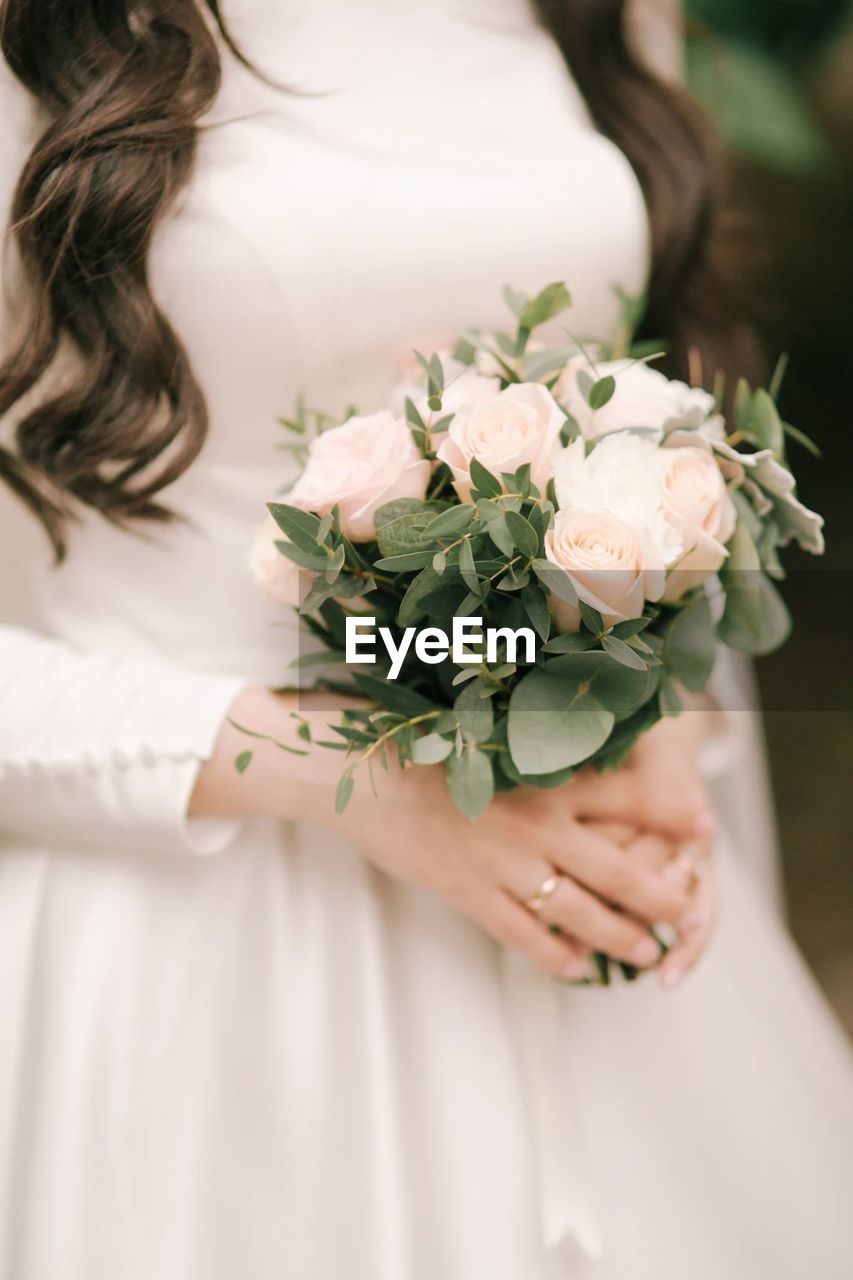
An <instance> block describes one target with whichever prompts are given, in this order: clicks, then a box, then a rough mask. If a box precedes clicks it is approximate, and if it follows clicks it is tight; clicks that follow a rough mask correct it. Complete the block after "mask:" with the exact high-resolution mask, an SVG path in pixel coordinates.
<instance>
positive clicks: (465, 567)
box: [459, 540, 480, 595]
mask: <svg viewBox="0 0 853 1280" xmlns="http://www.w3.org/2000/svg"><path fill="white" fill-rule="evenodd" d="M459 572H460V573H461V575H462V580H463V582H464V583H465V586H466V587H467V588H468V590H469V591H472V592H473V593H474V594H475V595H479V594H480V579H479V578H478V576H477V570H476V568H475V566H474V552H473V551H472V550H471V543H470V542H468V541H467V540H466V541H465V542H463V543H462V545H461V547H460V548H459Z"/></svg>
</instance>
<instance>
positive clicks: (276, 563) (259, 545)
mask: <svg viewBox="0 0 853 1280" xmlns="http://www.w3.org/2000/svg"><path fill="white" fill-rule="evenodd" d="M286 541H287V539H286V538H285V536H284V534H283V533H282V531H281V529H279V527H278V525H277V524H276V522H275V520H273V518H272V516H267V518H266V520H265V521H264V523H263V524H262V525H261V526H260V528H259V529H258V532H257V535H256V537H255V541H254V544H253V546H252V549H251V551H250V553H249V569H250V571H251V574H252V577H253V578H254V580H255V582H256V583H257V585H258V586H259V587H260V588H261V590H262V591H263V593H264V595H265V596H266V597H267V599H268V600H270V601H271V602H272V603H273V604H288V605H292V606H293V607H294V608H295V607H296V606H297V605H298V604H299V603H300V598H301V597H300V574H301V573H306V572H307V570H304V569H300V568H299V565H297V564H294V563H293V561H292V560H289V559H288V558H287V556H284V555H282V553H281V552H280V551H279V549H278V547H277V546H276V545H275V544H276V543H277V542H286Z"/></svg>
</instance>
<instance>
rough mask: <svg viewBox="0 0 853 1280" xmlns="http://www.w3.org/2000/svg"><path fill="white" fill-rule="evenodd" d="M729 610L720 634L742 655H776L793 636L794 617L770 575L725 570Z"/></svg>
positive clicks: (726, 611) (723, 579)
mask: <svg viewBox="0 0 853 1280" xmlns="http://www.w3.org/2000/svg"><path fill="white" fill-rule="evenodd" d="M720 581H721V582H722V584H723V587H724V588H725V592H726V607H725V610H724V612H723V616H722V618H721V619H720V622H719V625H718V627H717V634H718V635H719V637H720V639H721V640H722V641H724V643H725V644H727V645H729V647H730V648H732V649H736V650H737V651H738V653H745V654H749V655H751V656H753V657H760V656H762V655H763V654H766V653H772V652H773V651H774V650H775V649H778V648H779V646H780V645H782V644H784V643H785V641H786V640H787V639H788V636H789V635H790V634H791V616H790V614H789V613H788V609H787V607H786V605H785V602H784V600H783V599H782V597H781V596H780V595H779V592H778V591H777V590H776V587H775V586H774V585H773V583H772V582H771V580H770V579H769V578H768V577H767V576H766V574H764V573H762V572H760V571H758V572H751V571H740V572H739V571H737V570H734V571H731V570H729V571H726V570H721V572H720Z"/></svg>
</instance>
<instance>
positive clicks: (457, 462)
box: [438, 383, 564, 502]
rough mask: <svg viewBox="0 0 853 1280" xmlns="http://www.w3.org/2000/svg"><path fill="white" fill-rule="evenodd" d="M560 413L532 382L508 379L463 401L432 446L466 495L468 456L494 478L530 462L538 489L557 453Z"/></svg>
mask: <svg viewBox="0 0 853 1280" xmlns="http://www.w3.org/2000/svg"><path fill="white" fill-rule="evenodd" d="M563 422H564V414H563V413H562V412H561V410H560V407H559V405H558V404H557V403H556V402H555V400H554V398H553V396H552V395H551V394H550V392H549V391H547V390H546V388H545V387H542V386H539V385H538V384H537V383H514V384H513V385H512V386H509V387H507V388H506V390H505V391H501V392H499V394H497V395H494V396H490V397H488V398H486V399H481V400H475V401H473V402H469V403H467V404H463V405H462V406H461V407H460V408H459V409H458V410H457V412H456V414H455V416H454V419H453V421H452V422H451V424H450V427H449V429H448V432H447V436H446V438H445V439H444V440H443V441H442V443H441V445H440V446H439V449H438V457H439V460H440V461H441V462H445V463H447V465H448V467H449V468H450V470H451V471H452V473H453V479H454V483H455V486H456V492H457V494H458V495H459V498H460V499H461V501H463V502H469V501H470V500H471V461H472V459H474V458H476V459H477V461H478V462H481V463H482V464H483V466H484V467H486V469H487V470H488V471H490V472H491V473H492V475H493V476H495V478H496V479H498V480H500V478H501V475H502V474H503V473H504V472H515V471H517V470H518V468H519V467H521V466H523V465H524V464H525V463H529V464H530V478H531V480H532V481H533V483H534V484H535V485H536V487H537V488H538V489H539V491H540V493H544V492H545V489H546V488H547V486H548V481H549V480H550V479H551V477H552V476H553V474H554V464H555V462H556V460H557V457H558V455H559V453H560V428H561V427H562V425H563Z"/></svg>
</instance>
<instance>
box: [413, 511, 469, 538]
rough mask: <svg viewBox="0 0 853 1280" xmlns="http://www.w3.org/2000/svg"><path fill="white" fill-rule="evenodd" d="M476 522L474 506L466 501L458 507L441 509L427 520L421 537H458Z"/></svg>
mask: <svg viewBox="0 0 853 1280" xmlns="http://www.w3.org/2000/svg"><path fill="white" fill-rule="evenodd" d="M476 523H477V511H476V508H475V507H471V506H469V505H468V504H467V503H466V504H465V505H463V506H459V507H448V509H447V510H446V511H442V512H441V513H440V514H439V515H437V516H435V517H434V518H433V519H432V520H430V521H429V523H428V524H427V526H426V528H425V529H424V530H423V537H424V538H425V539H429V540H433V539H435V538H449V537H458V536H459V535H460V534H462V533H467V532H468V530H469V529H470V528H471V527H472V525H474V524H476Z"/></svg>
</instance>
